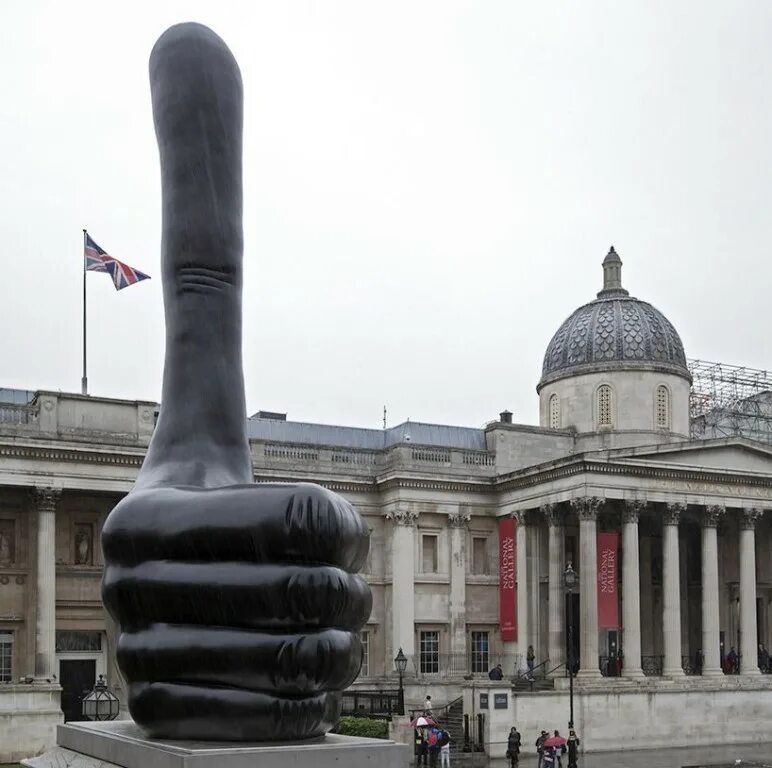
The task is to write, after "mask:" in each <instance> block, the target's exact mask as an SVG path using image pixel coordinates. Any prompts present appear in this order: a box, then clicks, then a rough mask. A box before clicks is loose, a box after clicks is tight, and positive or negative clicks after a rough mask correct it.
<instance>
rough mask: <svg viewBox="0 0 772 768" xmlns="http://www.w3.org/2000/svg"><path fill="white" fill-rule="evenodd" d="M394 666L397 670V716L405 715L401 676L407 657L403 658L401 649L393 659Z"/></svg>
mask: <svg viewBox="0 0 772 768" xmlns="http://www.w3.org/2000/svg"><path fill="white" fill-rule="evenodd" d="M394 666H395V667H396V668H397V672H399V703H398V707H399V714H400V715H404V714H405V690H404V688H403V687H402V675H404V674H405V670H406V669H407V656H405V654H404V653H402V648H400V649H399V651H398V653H397V655H396V657H395V658H394Z"/></svg>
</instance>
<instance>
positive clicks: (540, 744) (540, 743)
mask: <svg viewBox="0 0 772 768" xmlns="http://www.w3.org/2000/svg"><path fill="white" fill-rule="evenodd" d="M546 738H547V731H542V732H541V733H540V734H539V738H537V739H536V754H537V755H538V756H539V764H538V766H537V768H542V765H543V763H544V741H545V739H546Z"/></svg>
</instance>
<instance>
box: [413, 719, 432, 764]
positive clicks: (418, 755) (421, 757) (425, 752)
mask: <svg viewBox="0 0 772 768" xmlns="http://www.w3.org/2000/svg"><path fill="white" fill-rule="evenodd" d="M428 762H429V745H428V744H427V743H426V735H425V729H424V728H416V729H415V764H416V768H427V765H428Z"/></svg>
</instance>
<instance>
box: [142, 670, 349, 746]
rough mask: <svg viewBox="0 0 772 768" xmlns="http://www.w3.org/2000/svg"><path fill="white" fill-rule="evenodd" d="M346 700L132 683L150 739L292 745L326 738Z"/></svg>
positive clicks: (334, 694) (335, 696)
mask: <svg viewBox="0 0 772 768" xmlns="http://www.w3.org/2000/svg"><path fill="white" fill-rule="evenodd" d="M340 702H341V695H340V693H337V692H330V693H320V694H317V695H315V696H309V697H298V698H291V697H279V696H271V695H270V694H266V693H259V692H255V691H244V690H238V689H234V688H215V687H211V688H210V687H207V686H199V685H180V684H178V683H131V684H130V685H129V711H130V712H131V715H132V717H133V718H134V720H135V722H137V723H139V725H141V726H142V727H143V728H144V729H145V730H146V731H147V732H148V734H149V735H150V736H151V737H161V736H163V737H164V738H170V739H195V740H197V741H244V740H262V741H268V740H270V741H287V740H291V739H308V738H313V737H314V736H321V735H322V734H324V733H326V732H327V731H329V730H330V729H331V728H332V727H333V726H334V725H335V723H336V722H337V721H338V718H339V717H340V708H341V703H340Z"/></svg>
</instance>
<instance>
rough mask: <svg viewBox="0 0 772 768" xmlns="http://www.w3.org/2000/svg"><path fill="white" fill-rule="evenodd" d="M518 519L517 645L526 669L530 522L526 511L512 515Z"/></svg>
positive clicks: (521, 666)
mask: <svg viewBox="0 0 772 768" xmlns="http://www.w3.org/2000/svg"><path fill="white" fill-rule="evenodd" d="M512 516H513V517H514V518H515V519H516V520H517V537H516V538H517V543H516V547H517V645H518V653H519V654H520V660H519V665H518V666H519V670H518V671H520V670H524V669H526V663H525V661H526V659H525V655H526V652H527V651H528V645H529V644H530V637H531V635H530V632H529V627H528V545H527V542H528V524H527V515H526V513H525V511H522V512H515V513H514V514H513V515H512Z"/></svg>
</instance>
